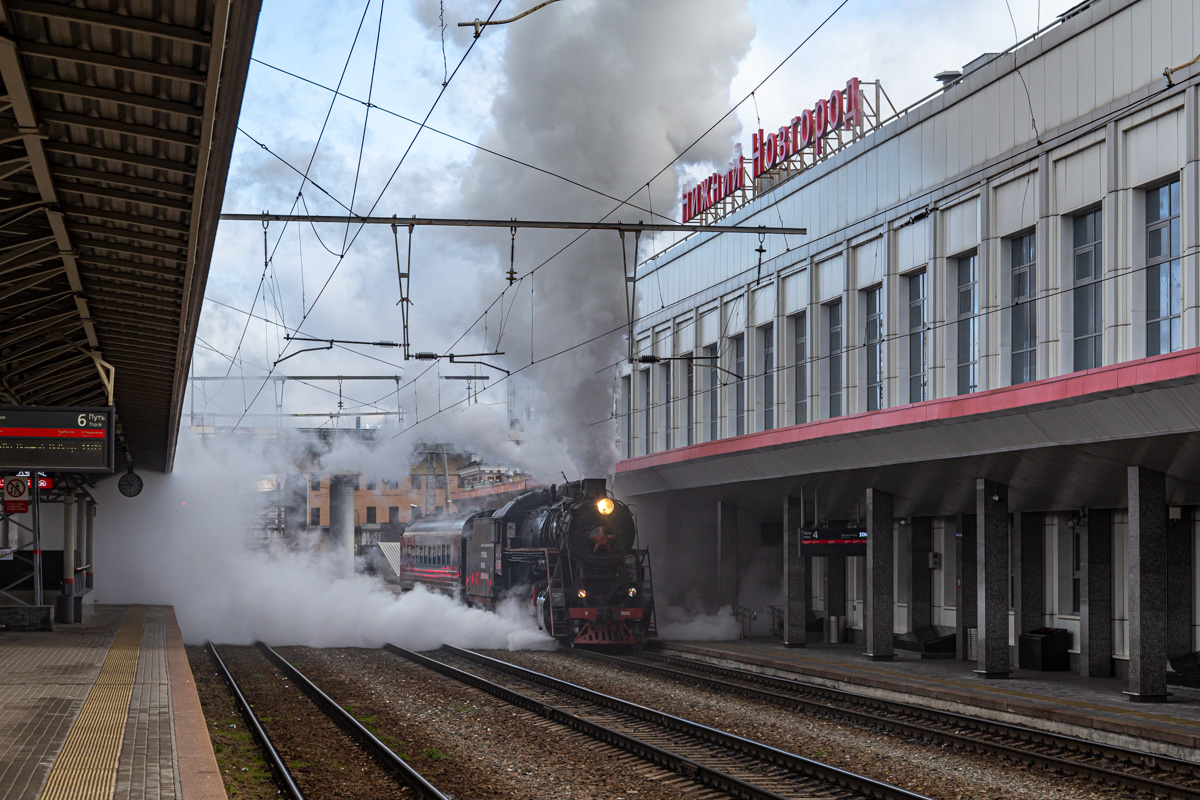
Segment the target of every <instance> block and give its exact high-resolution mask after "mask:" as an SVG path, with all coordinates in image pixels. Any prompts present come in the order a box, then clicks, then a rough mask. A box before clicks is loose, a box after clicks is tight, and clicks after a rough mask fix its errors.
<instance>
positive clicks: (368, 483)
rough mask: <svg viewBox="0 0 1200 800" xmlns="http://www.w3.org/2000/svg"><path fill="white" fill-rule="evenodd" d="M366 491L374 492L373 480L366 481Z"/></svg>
mask: <svg viewBox="0 0 1200 800" xmlns="http://www.w3.org/2000/svg"><path fill="white" fill-rule="evenodd" d="M367 491H368V492H373V491H375V479H374V478H372V479H371V480H369V481H367Z"/></svg>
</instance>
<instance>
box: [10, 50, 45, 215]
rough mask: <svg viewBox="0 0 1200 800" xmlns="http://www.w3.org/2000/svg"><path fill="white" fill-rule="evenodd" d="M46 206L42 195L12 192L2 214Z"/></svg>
mask: <svg viewBox="0 0 1200 800" xmlns="http://www.w3.org/2000/svg"><path fill="white" fill-rule="evenodd" d="M3 49H5V48H3V47H2V46H0V50H3ZM44 204H45V200H43V199H42V197H41V195H36V194H26V193H24V192H12V193H8V197H6V198H4V199H3V200H0V214H6V213H8V212H9V211H18V210H21V209H25V208H29V207H31V206H40V205H44Z"/></svg>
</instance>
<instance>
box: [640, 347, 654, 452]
mask: <svg viewBox="0 0 1200 800" xmlns="http://www.w3.org/2000/svg"><path fill="white" fill-rule="evenodd" d="M639 377H640V378H641V381H642V455H646V454H647V453H649V452H650V415H651V414H652V413H654V410H653V405H654V402H653V400H652V395H651V394H650V369H649V367H647V368H646V369H644V370H642V371H641V374H640V376H639Z"/></svg>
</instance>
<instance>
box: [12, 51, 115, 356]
mask: <svg viewBox="0 0 1200 800" xmlns="http://www.w3.org/2000/svg"><path fill="white" fill-rule="evenodd" d="M0 80H3V81H4V86H5V89H7V91H8V99H9V102H11V103H12V106H13V114H14V115H15V116H16V119H17V125H18V126H19V127H20V128H21V130H22V131H23V132H24V133H25V151H26V152H27V153H29V163H30V169H31V170H32V171H33V177H34V180H35V181H36V182H37V187H38V194H39V195H41V198H42V200H43V201H44V202H46V203H48V204H50V205H57V204H58V194H57V193H56V192H55V191H54V179H53V178H52V177H51V176H50V162H49V161H48V160H47V158H46V150H45V148H44V147H43V144H42V134H41V132H40V131H39V129H38V119H37V115H36V114H35V113H34V109H33V97H32V95H30V93H29V83H28V81H27V80H26V77H25V71H24V70H23V69H22V68H21V57H20V55H19V54H18V52H17V44H16V42H14V41H13V40H12V39H9V38H7V37H0ZM46 216H47V218H49V220H50V229H51V230H52V231H54V238H55V241H56V242H57V243H58V250H59V252H60V253H61V254H62V259H63V264H64V265H65V266H66V268H67V280H68V281H69V282H70V284H71V291H73V292H75V293H76V295H75V309H76V311H77V312H78V313H79V318H80V319H81V320H82V321H83V330H84V332H85V333H86V334H87V338H88V344H90V345H91V346H92V348H93V349H95V348H99V346H100V341H99V339H97V338H96V328H95V326H94V325H93V324H92V320H91V314H90V312H89V311H88V304H87V299H86V298H85V297H84V296H83V284H82V283H81V282H80V280H79V265H78V264H77V263H76V261H75V257H74V256H73V255H71V253H72V252H73V250H74V248H73V247H72V246H71V237H70V235H69V234H68V233H67V226H66V222H65V221H64V219H63V215H62V213H61V212H56V211H51V210H49V209H47V211H46Z"/></svg>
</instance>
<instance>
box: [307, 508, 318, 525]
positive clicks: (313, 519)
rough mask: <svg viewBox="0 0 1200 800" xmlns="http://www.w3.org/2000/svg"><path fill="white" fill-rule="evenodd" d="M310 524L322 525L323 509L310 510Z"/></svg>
mask: <svg viewBox="0 0 1200 800" xmlns="http://www.w3.org/2000/svg"><path fill="white" fill-rule="evenodd" d="M308 524H309V525H320V524H321V509H319V508H310V509H309V510H308Z"/></svg>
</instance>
